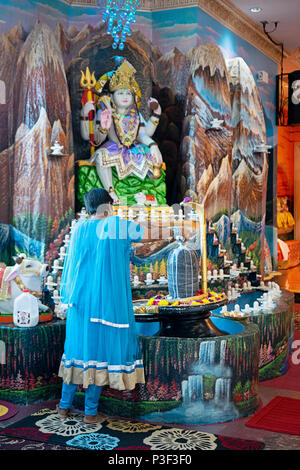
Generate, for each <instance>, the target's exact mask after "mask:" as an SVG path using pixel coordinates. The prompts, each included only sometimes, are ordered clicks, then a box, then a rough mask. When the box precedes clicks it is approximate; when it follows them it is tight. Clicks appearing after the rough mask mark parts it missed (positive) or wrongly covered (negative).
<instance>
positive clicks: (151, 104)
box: [148, 98, 161, 115]
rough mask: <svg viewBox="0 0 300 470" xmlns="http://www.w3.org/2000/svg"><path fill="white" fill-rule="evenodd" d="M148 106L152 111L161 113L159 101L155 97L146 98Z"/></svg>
mask: <svg viewBox="0 0 300 470" xmlns="http://www.w3.org/2000/svg"><path fill="white" fill-rule="evenodd" d="M148 105H149V108H150V109H151V110H152V111H154V112H155V113H156V114H159V115H161V107H160V104H159V102H158V101H157V100H156V99H155V98H149V99H148Z"/></svg>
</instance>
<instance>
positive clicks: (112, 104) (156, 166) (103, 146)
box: [80, 58, 166, 205]
mask: <svg viewBox="0 0 300 470" xmlns="http://www.w3.org/2000/svg"><path fill="white" fill-rule="evenodd" d="M87 72H88V69H87ZM135 72H136V70H135V69H134V67H133V66H132V65H131V64H130V63H129V62H128V61H127V60H126V59H123V58H122V63H121V65H119V67H118V68H117V69H116V70H115V71H112V72H108V73H106V74H105V75H103V76H102V77H101V78H100V79H99V80H98V81H96V80H95V78H94V74H93V78H94V83H93V82H92V85H93V88H92V90H91V89H90V90H89V91H90V94H88V93H85V94H84V95H83V98H82V100H81V104H82V109H81V116H80V131H81V135H82V137H83V138H84V139H85V140H90V144H91V146H93V150H91V157H90V159H89V163H90V164H94V165H95V166H96V169H97V173H98V176H99V179H100V182H101V184H102V185H103V187H104V189H106V190H107V191H108V192H109V193H110V196H111V197H112V199H113V201H114V203H115V204H119V203H120V200H119V198H120V195H121V196H122V197H124V196H125V197H126V200H130V198H131V201H132V202H129V203H127V204H128V205H130V204H135V203H141V202H144V200H145V198H146V196H147V193H149V194H150V195H152V198H153V196H155V197H156V198H158V203H159V204H162V203H165V194H166V187H165V173H164V171H163V169H162V167H163V160H162V155H161V153H160V150H159V148H158V145H157V144H156V142H155V141H154V140H153V139H152V136H153V134H154V132H155V130H156V127H157V125H158V123H159V119H160V115H161V107H160V105H159V103H158V101H157V100H156V99H154V98H150V99H149V100H148V105H149V107H150V109H151V110H152V115H151V117H150V119H149V120H148V122H146V121H145V120H144V118H143V116H142V115H141V113H140V112H139V108H140V104H141V91H140V87H139V85H138V83H137V82H136V80H135V78H134V74H135ZM83 78H85V77H84V74H82V80H81V86H85V85H84V82H83ZM86 91H88V90H87V89H86ZM135 190H136V192H135Z"/></svg>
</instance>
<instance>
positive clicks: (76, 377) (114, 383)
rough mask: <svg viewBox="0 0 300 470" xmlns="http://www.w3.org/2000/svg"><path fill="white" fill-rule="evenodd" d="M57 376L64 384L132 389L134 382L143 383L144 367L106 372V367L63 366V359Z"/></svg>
mask: <svg viewBox="0 0 300 470" xmlns="http://www.w3.org/2000/svg"><path fill="white" fill-rule="evenodd" d="M58 376H59V377H61V378H62V379H63V381H64V382H65V383H66V384H69V383H70V382H72V383H74V384H78V385H79V384H80V385H83V387H84V388H87V387H88V386H89V385H98V386H100V387H102V386H104V385H108V386H109V387H110V388H113V389H115V390H133V389H134V388H135V386H136V384H138V383H140V384H144V383H145V373H144V367H137V368H136V369H135V370H134V371H133V372H131V373H129V374H126V373H120V372H108V370H107V369H104V370H96V369H95V368H93V367H91V368H87V369H85V370H83V369H82V368H79V367H73V366H72V367H65V364H64V362H63V361H61V363H60V367H59V371H58Z"/></svg>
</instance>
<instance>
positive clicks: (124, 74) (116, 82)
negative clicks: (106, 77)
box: [109, 60, 138, 94]
mask: <svg viewBox="0 0 300 470" xmlns="http://www.w3.org/2000/svg"><path fill="white" fill-rule="evenodd" d="M135 72H136V70H135V68H134V67H133V66H132V65H131V64H130V63H129V62H127V60H124V62H123V63H122V65H120V67H119V68H118V69H117V70H116V72H115V73H114V74H113V76H112V77H111V79H110V82H109V90H110V91H111V92H114V91H116V90H121V89H122V88H126V89H127V90H130V91H131V92H132V93H133V94H136V93H137V91H138V85H137V82H136V80H135V78H134V76H133V75H134V73H135Z"/></svg>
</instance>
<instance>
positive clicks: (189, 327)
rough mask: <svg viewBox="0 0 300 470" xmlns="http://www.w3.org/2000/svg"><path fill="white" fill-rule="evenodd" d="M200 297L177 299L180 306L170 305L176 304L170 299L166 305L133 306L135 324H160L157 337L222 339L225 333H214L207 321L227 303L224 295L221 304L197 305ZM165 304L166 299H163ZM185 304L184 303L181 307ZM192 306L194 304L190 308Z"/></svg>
mask: <svg viewBox="0 0 300 470" xmlns="http://www.w3.org/2000/svg"><path fill="white" fill-rule="evenodd" d="M204 297H205V296H203V295H200V296H196V297H193V298H189V299H180V302H182V303H181V304H180V305H172V304H174V303H176V302H179V300H178V301H176V300H175V299H172V301H171V303H172V304H169V305H158V304H157V305H153V304H152V305H149V300H145V301H143V300H138V301H136V302H134V312H135V320H136V321H137V322H159V323H160V330H159V332H158V336H172V337H181V338H194V337H197V338H199V337H206V336H208V337H212V336H222V335H224V334H226V333H224V332H222V331H221V330H219V329H217V328H216V326H215V325H214V323H213V321H212V320H211V319H210V318H209V317H210V315H211V310H213V309H214V308H219V307H221V306H222V305H225V304H227V303H228V299H227V297H226V296H225V295H224V294H223V295H222V296H220V297H221V298H220V300H217V301H211V302H208V303H202V304H201V303H199V304H196V302H197V300H199V301H200V300H203V298H204ZM164 300H166V299H164ZM185 301H186V303H184V302H185ZM188 301H189V302H195V304H191V303H190V304H189V303H188Z"/></svg>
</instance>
